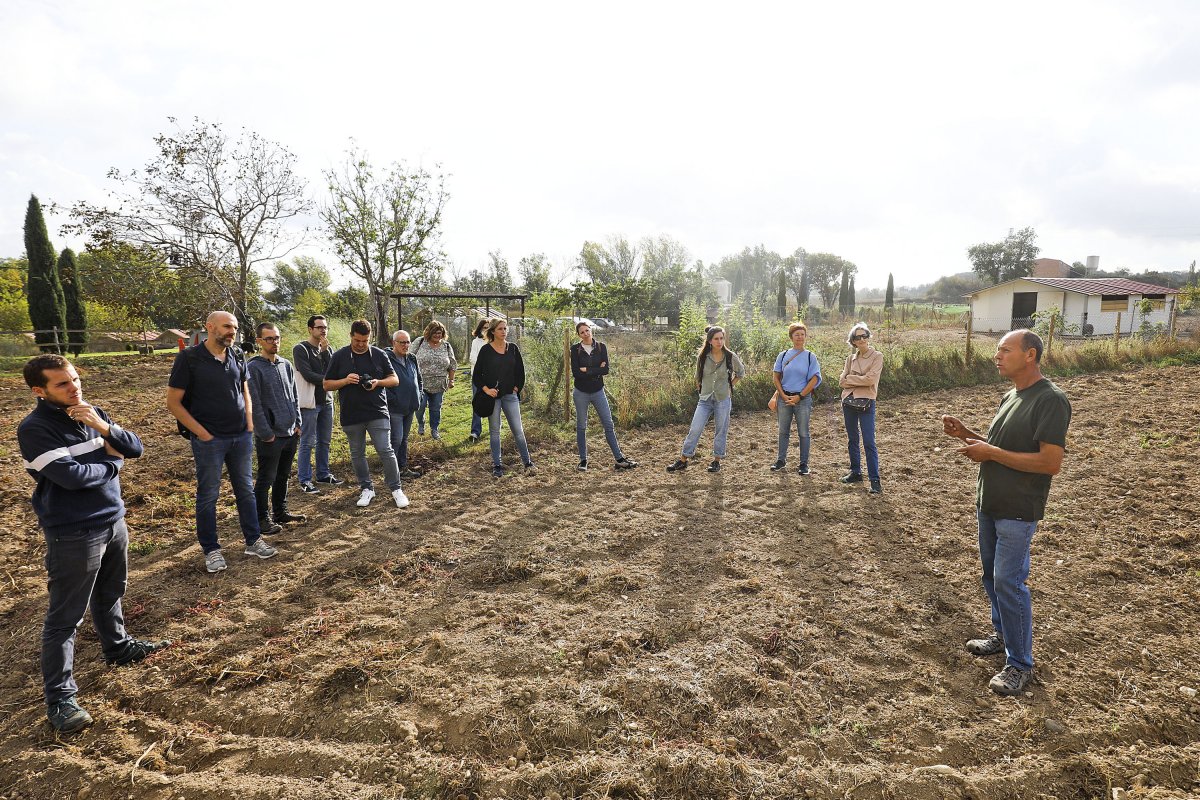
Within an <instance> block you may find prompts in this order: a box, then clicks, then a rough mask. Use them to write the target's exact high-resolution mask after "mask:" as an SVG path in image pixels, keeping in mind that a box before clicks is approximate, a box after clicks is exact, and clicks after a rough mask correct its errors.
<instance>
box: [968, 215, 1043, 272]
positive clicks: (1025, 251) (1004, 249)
mask: <svg viewBox="0 0 1200 800" xmlns="http://www.w3.org/2000/svg"><path fill="white" fill-rule="evenodd" d="M1040 252H1041V248H1039V247H1038V246H1037V233H1036V232H1035V231H1034V230H1033V228H1022V229H1021V230H1019V231H1016V232H1015V233H1014V232H1012V231H1010V232H1009V234H1008V236H1006V237H1004V241H1002V242H981V243H980V244H976V245H972V246H971V247H968V248H967V258H968V259H970V261H971V268H972V269H973V270H975V273H976V274H977V275H979V277H981V278H983V279H984V280H986V281H988V282H989V284H988V285H995V284H997V283H1001V282H1003V281H1011V280H1013V279H1015V278H1024V277H1026V276H1028V275H1032V274H1033V262H1034V261H1036V260H1037V257H1038V253H1040Z"/></svg>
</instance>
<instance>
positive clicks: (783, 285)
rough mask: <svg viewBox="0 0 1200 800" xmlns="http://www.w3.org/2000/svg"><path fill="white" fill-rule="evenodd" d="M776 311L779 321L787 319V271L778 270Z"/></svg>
mask: <svg viewBox="0 0 1200 800" xmlns="http://www.w3.org/2000/svg"><path fill="white" fill-rule="evenodd" d="M775 305H776V311H777V312H778V314H779V318H780V319H787V270H785V269H781V270H779V291H778V293H777V294H776V297H775Z"/></svg>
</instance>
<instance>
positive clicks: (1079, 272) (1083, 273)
mask: <svg viewBox="0 0 1200 800" xmlns="http://www.w3.org/2000/svg"><path fill="white" fill-rule="evenodd" d="M1070 277H1072V278H1086V277H1087V264H1084V263H1083V262H1082V261H1073V262H1071V272H1070Z"/></svg>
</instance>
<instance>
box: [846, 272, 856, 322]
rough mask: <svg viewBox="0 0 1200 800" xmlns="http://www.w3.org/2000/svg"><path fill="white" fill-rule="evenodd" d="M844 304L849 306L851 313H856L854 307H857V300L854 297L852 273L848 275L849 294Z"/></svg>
mask: <svg viewBox="0 0 1200 800" xmlns="http://www.w3.org/2000/svg"><path fill="white" fill-rule="evenodd" d="M846 305H848V306H849V307H850V313H851V314H855V313H857V312H856V310H855V309H857V308H858V302H857V301H856V300H855V299H854V276H853V275H851V276H850V295H849V297H848V298H847V302H846Z"/></svg>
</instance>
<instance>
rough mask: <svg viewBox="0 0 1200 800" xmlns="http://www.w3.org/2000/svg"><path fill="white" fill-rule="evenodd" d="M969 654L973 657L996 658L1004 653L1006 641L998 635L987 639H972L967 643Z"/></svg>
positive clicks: (995, 634)
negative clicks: (998, 654)
mask: <svg viewBox="0 0 1200 800" xmlns="http://www.w3.org/2000/svg"><path fill="white" fill-rule="evenodd" d="M967 652H968V653H970V654H971V655H973V656H994V655H996V654H997V653H1003V652H1004V640H1003V639H1001V638H1000V634H998V633H993V634H992V635H991V636H989V637H987V638H986V639H972V640H970V641H969V642H967Z"/></svg>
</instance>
